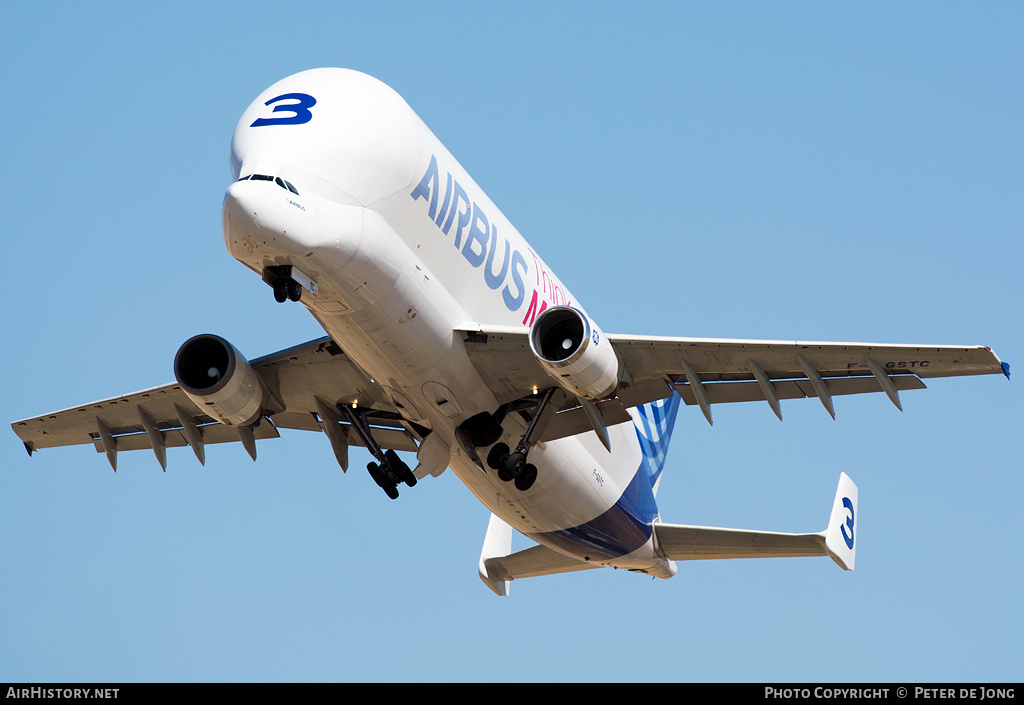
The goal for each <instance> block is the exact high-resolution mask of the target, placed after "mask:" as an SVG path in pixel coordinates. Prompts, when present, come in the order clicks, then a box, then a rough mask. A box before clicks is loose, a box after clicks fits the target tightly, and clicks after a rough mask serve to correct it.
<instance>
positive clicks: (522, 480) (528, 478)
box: [516, 463, 537, 492]
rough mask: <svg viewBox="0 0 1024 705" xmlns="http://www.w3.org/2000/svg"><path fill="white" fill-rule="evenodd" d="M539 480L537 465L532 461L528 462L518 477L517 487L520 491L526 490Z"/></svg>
mask: <svg viewBox="0 0 1024 705" xmlns="http://www.w3.org/2000/svg"><path fill="white" fill-rule="evenodd" d="M536 481H537V466H536V465H533V464H532V463H527V464H526V466H525V467H524V468H523V471H522V472H521V473H519V477H517V478H516V489H517V490H519V491H520V492H526V490H528V489H530V488H531V487H533V483H534V482H536Z"/></svg>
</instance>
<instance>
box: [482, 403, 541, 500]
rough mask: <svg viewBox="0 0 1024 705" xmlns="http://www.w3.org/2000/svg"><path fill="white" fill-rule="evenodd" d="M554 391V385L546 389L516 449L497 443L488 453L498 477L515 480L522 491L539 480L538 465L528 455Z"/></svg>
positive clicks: (488, 463) (492, 467)
mask: <svg viewBox="0 0 1024 705" xmlns="http://www.w3.org/2000/svg"><path fill="white" fill-rule="evenodd" d="M554 393H555V388H554V387H551V388H550V389H547V390H545V392H544V394H543V395H542V396H541V398H540V401H539V402H538V403H537V410H536V411H535V412H534V414H533V419H532V420H531V421H530V426H529V427H528V428H527V429H526V433H524V434H523V437H522V438H520V439H519V443H518V444H516V448H515V450H511V449H510V448H509V447H508V445H507V444H505V443H496V444H495V445H494V447H493V448H491V451H490V452H489V453H488V454H487V466H488V467H490V468H491V469H493V470H497V471H498V477H499V478H500V479H501V480H502V482H515V485H516V489H517V490H519V491H520V492H525V491H526V490H528V489H530V488H531V487H533V483H534V482H536V480H537V466H536V465H533V464H532V463H528V462H526V456H527V454H528V453H529V452H530V448H532V447H533V445H534V444H533V435H534V432H535V431H536V429H537V422H538V421H539V420H540V417H541V415H542V414H543V413H544V409H545V408H546V407H547V405H548V402H549V401H551V397H552V395H554Z"/></svg>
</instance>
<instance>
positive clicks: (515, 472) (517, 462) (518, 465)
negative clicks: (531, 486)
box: [501, 453, 526, 480]
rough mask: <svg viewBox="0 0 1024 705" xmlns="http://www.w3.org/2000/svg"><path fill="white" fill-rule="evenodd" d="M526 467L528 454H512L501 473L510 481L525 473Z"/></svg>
mask: <svg viewBox="0 0 1024 705" xmlns="http://www.w3.org/2000/svg"><path fill="white" fill-rule="evenodd" d="M525 467H526V453H512V454H511V455H509V456H508V457H507V458H505V462H504V463H503V464H502V466H501V471H502V472H504V474H505V475H506V476H507V477H508V479H510V480H514V479H516V478H517V477H519V475H520V474H521V473H522V472H523V468H525Z"/></svg>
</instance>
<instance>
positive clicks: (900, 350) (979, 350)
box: [462, 326, 1010, 441]
mask: <svg viewBox="0 0 1024 705" xmlns="http://www.w3.org/2000/svg"><path fill="white" fill-rule="evenodd" d="M465 328H466V330H464V331H462V335H463V337H464V340H465V341H466V349H467V350H468V351H469V355H470V358H471V359H472V360H473V362H474V364H475V365H476V366H477V369H478V370H480V372H481V375H482V377H483V379H485V380H487V381H488V383H489V385H490V387H491V390H492V391H493V392H494V394H495V395H496V396H497V397H498V399H499V401H500V402H508V401H511V400H514V399H522V398H524V397H527V396H529V395H531V394H534V393H535V390H537V389H544V388H546V387H550V386H551V384H552V379H551V377H549V376H548V374H547V373H546V372H545V371H544V369H543V368H542V367H541V365H540V364H539V363H538V362H537V360H536V358H535V357H534V355H533V353H532V351H531V350H530V343H529V337H528V335H529V329H528V328H526V327H490V328H488V327H483V326H473V327H470V326H465ZM607 339H608V340H610V341H611V342H612V345H613V346H614V348H615V352H616V354H617V355H618V358H619V362H620V385H619V389H618V390H617V391H616V393H615V396H614V397H613V398H611V399H607V400H604V401H601V402H599V403H598V404H597V405H596V407H597V409H598V410H599V411H600V413H601V415H602V416H603V418H604V421H605V424H606V425H613V424H616V423H623V422H625V421H629V420H630V419H629V415H628V413H627V409H629V408H630V407H634V406H638V405H640V404H646V403H649V402H652V401H656V400H658V399H664V398H666V397H669V396H672V395H673V394H674V393H678V394H679V396H680V397H682V399H683V401H684V402H685V403H686V404H689V405H697V406H699V407H700V408H701V410H702V411H703V413H704V416H705V417H706V418H707V420H708V422H709V423H710V422H711V420H712V418H711V405H712V404H721V403H727V402H742V401H762V402H765V401H766V402H768V404H769V406H770V407H771V409H772V410H773V411H774V412H775V414H776V415H777V416H778V417H779V418H780V419H781V418H782V410H781V403H780V402H781V400H784V399H800V398H805V397H816V398H818V399H819V400H820V401H821V403H822V405H823V406H824V407H825V408H826V409H827V410H828V412H829V413H830V414H831V415H832V417H833V418H835V410H834V406H833V403H832V397H835V396H841V395H845V394H861V393H866V392H884V393H885V394H886V395H887V396H888V397H889V399H890V400H891V401H892V402H893V404H895V405H896V406H897V407H898V408H900V409H902V405H901V402H900V399H899V392H900V391H903V390H907V389H924V388H925V384H924V382H923V381H922V380H923V379H927V378H931V377H952V376H960V375H982V374H997V373H998V374H1005V375H1006V376H1007V377H1009V374H1010V373H1009V365H1007V364H1006V363H1003V362H1000V360H999V358H998V357H996V355H995V353H993V352H992V350H991V349H990V348H987V347H982V346H949V345H943V346H936V345H886V344H870V343H825V342H801V341H774V340H728V339H710V338H709V339H703V338H667V337H655V336H627V335H608V336H607ZM566 396H567V400H566V403H565V404H564V405H563V406H562V408H561V409H560V411H559V412H558V413H557V414H555V415H554V418H553V419H552V420H551V421H549V422H548V423H547V424H546V426H545V427H544V430H543V433H542V435H541V440H546V441H547V440H554V439H556V438H562V437H565V436H570V435H575V434H577V433H583V432H585V431H587V430H589V429H591V428H592V424H591V423H590V422H589V421H588V420H587V418H586V415H585V414H584V413H583V409H582V407H581V406H580V405H579V404H578V403H576V402H575V400H574V399H573V398H571V395H566Z"/></svg>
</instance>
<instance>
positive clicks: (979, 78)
mask: <svg viewBox="0 0 1024 705" xmlns="http://www.w3.org/2000/svg"><path fill="white" fill-rule="evenodd" d="M1022 37H1024V9H1022V6H1021V5H1019V4H1015V3H970V4H968V3H931V2H929V3H913V2H911V3H897V4H892V3H866V4H864V3H860V4H857V5H856V6H848V5H844V4H839V3H812V2H806V3H785V4H774V3H773V4H766V3H729V4H719V3H715V4H713V5H712V4H709V3H676V2H673V3H631V4H626V3H621V4H609V3H594V2H588V3H547V2H544V3H539V2H538V3H530V2H527V3H516V4H514V5H513V6H509V7H506V5H504V4H501V5H499V4H498V3H477V2H447V3H409V2H391V3H364V2H360V3H354V2H321V3H288V2H255V1H248V2H217V3H197V2H182V3H175V4H173V5H160V6H153V7H150V6H149V5H146V6H142V5H139V4H138V3H103V2H99V3H87V4H82V3H49V2H38V3H19V4H17V5H16V6H12V7H11V8H8V9H7V10H6V11H5V13H4V19H3V22H2V27H0V88H2V95H3V96H4V101H3V102H4V108H3V110H0V133H2V134H3V135H4V140H3V144H4V147H3V167H4V168H3V169H2V170H0V182H2V188H0V211H2V212H3V214H4V226H3V229H4V237H3V241H4V243H5V245H6V247H7V248H8V249H7V255H6V257H5V262H4V265H3V277H2V281H3V286H2V289H3V290H4V291H5V292H6V296H5V303H4V306H3V312H2V313H0V320H2V322H3V330H4V331H5V332H4V335H3V336H2V338H0V345H2V348H0V350H2V355H3V362H4V364H3V366H2V369H0V376H2V377H0V380H2V389H3V394H2V395H0V408H2V410H3V413H2V414H0V419H3V420H4V423H5V424H7V423H9V422H10V421H14V420H16V419H21V418H25V417H28V416H34V415H37V414H42V413H45V412H48V411H53V410H56V409H62V408H65V407H68V406H72V405H74V404H78V403H84V402H87V401H93V400H97V399H102V398H106V397H109V396H113V395H116V394H119V393H123V392H129V391H135V390H138V389H142V388H146V387H150V386H154V385H157V384H162V383H165V382H168V381H171V379H172V372H171V363H172V360H173V356H174V353H175V351H176V350H177V348H178V346H179V345H180V344H181V343H182V342H183V341H184V340H185V339H187V338H188V337H190V336H192V335H194V334H196V333H200V332H213V333H217V334H220V335H223V336H224V337H226V338H228V339H229V340H231V341H232V342H233V343H234V344H235V345H236V346H237V347H238V348H239V349H240V350H241V351H242V352H243V353H245V354H246V355H247V356H249V357H251V358H252V357H257V356H259V355H262V354H265V353H268V352H272V351H274V350H277V349H280V348H284V347H286V346H289V345H292V344H295V343H298V342H302V341H305V340H308V339H311V338H314V337H318V336H319V335H321V332H320V330H319V329H318V327H317V326H316V324H315V322H314V321H313V319H312V318H311V317H309V316H308V315H305V314H304V313H303V312H302V311H301V309H299V308H298V307H296V306H279V305H277V304H275V303H274V301H273V297H272V296H271V292H270V290H269V289H268V288H267V287H266V285H264V284H263V283H262V282H261V281H259V279H258V278H256V277H255V276H253V275H252V274H251V273H249V272H248V271H247V270H245V269H244V268H243V267H242V266H241V265H240V264H238V263H236V262H235V261H234V260H232V259H231V258H230V256H229V255H228V254H227V252H226V250H225V248H224V245H223V240H222V234H221V228H220V204H221V198H222V194H223V191H224V189H225V188H226V186H227V184H228V182H229V178H230V175H229V170H228V142H229V139H230V137H231V132H232V130H233V129H234V126H235V123H236V121H237V120H238V118H239V116H240V114H241V113H242V111H243V110H244V109H245V107H246V106H247V105H248V104H249V102H250V101H252V100H253V99H254V98H255V97H256V95H258V94H259V93H260V92H261V91H262V90H263V89H264V88H266V87H267V86H269V85H270V84H271V83H273V82H274V81H276V80H278V79H280V78H283V77H285V76H287V75H289V74H291V73H294V72H297V71H300V70H303V69H308V68H313V67H318V66H344V67H349V68H355V69H359V70H362V71H365V72H367V73H370V74H372V75H374V76H376V77H378V78H380V79H381V80H383V81H385V82H386V83H388V84H390V85H391V86H392V87H394V88H395V89H396V90H397V91H398V92H399V93H401V94H402V95H403V96H404V97H405V99H406V100H407V101H408V102H409V103H410V105H412V107H413V109H414V110H416V111H417V112H418V113H419V115H420V116H421V117H422V118H423V119H424V121H425V122H426V123H427V124H428V125H429V126H430V127H431V129H433V130H434V132H435V133H436V134H437V135H438V137H439V138H440V139H441V140H442V141H443V142H444V143H445V144H446V145H447V146H448V148H449V149H450V150H451V152H452V153H453V154H454V155H455V157H456V158H457V159H459V161H460V162H461V163H462V164H463V166H465V167H466V169H467V170H468V171H469V173H470V174H472V175H473V177H474V178H475V180H476V181H477V182H478V183H479V184H480V185H481V186H482V188H483V189H484V190H485V191H486V192H487V193H488V194H489V195H490V197H491V198H492V200H493V201H494V202H495V203H496V204H497V205H498V206H499V207H500V208H501V209H502V210H503V211H504V213H505V214H506V215H507V216H508V217H509V219H510V220H511V221H512V222H513V223H515V224H516V226H517V228H518V229H519V230H520V231H521V232H522V233H523V234H524V235H525V236H526V238H527V239H528V240H529V241H530V242H531V244H532V245H533V246H534V247H535V248H536V249H537V250H538V251H539V252H541V253H542V254H543V256H544V257H545V259H546V260H547V261H548V263H549V264H550V265H551V266H552V267H553V268H554V269H555V270H556V271H557V272H558V273H559V275H560V277H561V278H562V280H563V281H565V282H566V284H568V286H569V287H571V288H572V290H573V291H574V293H575V295H576V296H577V297H578V299H579V300H580V301H581V302H583V303H584V305H586V307H587V309H588V311H590V313H591V314H592V315H593V316H594V317H595V318H596V319H597V321H598V322H599V324H600V325H601V326H602V327H603V328H604V330H606V331H608V332H615V333H636V334H660V335H687V336H707V337H742V338H772V339H804V340H849V341H866V342H891V343H928V344H940V343H948V344H984V345H990V346H992V347H993V348H994V349H995V350H996V352H997V353H999V354H1000V355H1001V356H1002V358H1003V359H1004V360H1006V361H1008V362H1010V363H1011V364H1013V363H1015V362H1016V363H1017V364H1018V367H1017V368H1016V369H1018V370H1024V367H1020V365H1021V364H1024V333H1022V326H1021V323H1022V314H1021V304H1022V298H1024V297H1022V284H1021V271H1022V270H1021V260H1022V254H1024V252H1022V249H1024V248H1022V244H1021V242H1022V229H1024V228H1022V226H1024V209H1022V205H1021V204H1022V201H1021V194H1022V192H1024V166H1022V165H1024V137H1022V135H1024V132H1022V129H1021V126H1022V125H1024V41H1022V40H1021V38H1022ZM1018 374H1019V373H1018ZM1021 384H1022V381H1021V380H1020V379H1017V380H1015V381H1013V382H1007V381H1006V380H1005V379H1003V378H1002V377H996V376H993V377H985V378H974V379H962V380H945V381H943V380H939V381H935V382H932V383H930V384H929V386H930V389H928V390H927V391H920V392H908V393H906V394H904V395H903V402H904V409H905V411H904V412H903V413H900V412H899V411H897V410H896V409H895V408H894V407H893V406H892V405H891V404H890V403H889V401H888V400H887V399H886V398H885V397H884V395H870V396H867V397H862V398H841V399H838V400H837V403H836V410H837V419H836V421H832V420H831V419H830V418H829V417H828V414H827V413H826V412H825V411H824V410H823V409H822V408H821V405H820V404H818V402H817V401H815V400H807V401H805V402H803V403H799V402H790V403H787V404H784V414H785V421H784V422H783V423H780V422H779V421H778V420H777V419H776V418H775V416H774V415H773V414H772V413H771V411H770V409H769V408H768V406H767V404H754V405H731V406H728V407H725V406H720V407H716V409H715V426H714V427H713V428H712V427H709V426H708V425H707V423H706V422H705V421H704V419H703V417H702V416H701V414H700V412H699V411H698V410H696V408H686V409H684V410H683V411H682V412H681V413H680V416H679V419H678V421H677V426H676V434H675V440H674V444H673V447H672V449H671V451H670V454H669V464H668V467H667V469H666V472H665V477H664V480H663V482H662V486H661V493H660V495H659V501H660V506H661V510H662V516H663V518H664V519H665V520H666V521H670V522H677V523H702V524H711V525H718V526H735V527H742V528H752V529H753V528H761V529H768V530H780V531H817V530H820V529H822V528H824V525H825V523H826V520H827V517H828V512H829V509H830V507H831V502H832V496H833V492H834V490H835V484H836V481H837V479H838V476H839V473H840V472H841V471H845V472H847V473H848V474H849V475H851V477H853V478H854V480H855V481H856V482H857V483H858V485H859V486H860V508H861V510H860V526H861V528H862V533H861V543H860V547H859V552H858V558H857V571H856V572H854V573H843V572H842V571H840V570H839V569H838V568H837V567H836V566H835V565H834V564H832V562H831V561H828V560H826V559H815V560H798V559H776V560H766V561H718V562H695V563H689V564H681V565H680V570H679V574H678V575H677V576H676V577H675V578H674V579H673V580H670V581H652V580H651V579H648V578H644V577H640V576H637V575H632V574H628V573H625V572H621V571H619V572H612V571H607V572H598V571H592V572H589V573H581V574H575V575H566V576H557V577H552V578H545V579H532V580H524V581H519V582H516V583H515V584H513V585H512V597H511V598H510V599H504V600H502V599H498V598H496V597H495V596H494V595H493V594H491V593H490V592H489V591H488V590H487V589H486V588H485V587H484V586H483V585H482V584H481V583H480V581H479V580H478V578H477V576H476V565H477V559H478V556H479V551H480V546H481V543H482V540H483V535H484V530H485V528H486V525H487V518H488V513H487V511H486V510H485V509H484V508H483V507H482V506H480V505H479V504H478V503H477V502H476V501H475V500H474V499H473V498H472V497H471V495H470V494H469V492H468V491H467V490H466V489H465V488H464V487H462V485H461V484H460V483H459V482H458V480H457V479H456V478H455V477H454V475H452V474H451V473H446V474H445V475H444V476H442V477H441V478H440V479H435V480H429V481H424V482H421V483H420V484H419V485H418V486H417V487H416V488H415V489H414V490H409V491H405V492H403V494H402V497H401V498H400V500H398V501H396V502H392V501H390V500H388V499H387V498H386V497H385V496H384V494H383V493H382V492H381V491H380V490H379V489H378V488H377V487H376V486H375V485H374V484H373V483H372V481H371V480H370V478H369V476H368V475H367V474H366V473H365V472H363V471H361V470H359V468H360V467H361V462H360V461H359V458H358V457H355V458H354V459H353V466H354V469H353V470H350V471H349V473H348V474H347V475H343V474H342V472H341V470H340V469H339V468H338V467H337V465H336V463H335V461H334V459H333V455H332V453H331V449H330V445H329V443H328V442H327V439H326V438H325V437H323V436H322V435H314V434H303V433H301V432H285V434H284V435H283V437H282V438H281V439H279V440H276V441H268V442H261V443H260V446H259V461H258V462H256V463H253V462H251V461H250V460H249V458H248V456H247V455H246V454H245V452H244V450H243V449H242V448H241V447H239V446H238V445H237V444H236V445H232V446H231V447H225V446H220V447H211V448H208V450H207V463H206V466H205V467H201V466H200V465H199V463H198V462H197V461H196V460H195V458H194V457H193V456H192V454H191V453H190V452H189V451H188V450H186V449H179V450H173V449H172V450H171V451H169V465H168V470H167V472H166V474H165V473H162V472H161V471H160V468H159V466H158V465H157V462H156V460H155V459H154V458H153V455H152V453H149V452H148V451H145V452H137V453H130V454H122V455H121V457H120V459H119V465H118V472H117V474H116V475H115V474H114V473H113V472H111V470H110V467H109V465H108V464H107V461H106V458H105V457H104V456H103V455H100V454H97V453H94V452H93V451H92V449H90V448H88V447H84V446H83V447H77V448H70V449H57V450H50V451H44V452H41V453H38V454H36V455H35V456H34V457H32V458H29V457H28V456H27V454H26V453H25V451H24V449H23V448H22V445H21V443H20V441H19V440H18V439H17V437H16V436H15V435H14V434H13V433H12V432H11V431H10V430H9V429H8V430H6V431H4V432H3V434H0V436H4V434H6V436H5V437H4V440H3V441H2V442H0V681H9V680H14V681H136V680H138V681H221V680H226V681H249V680H257V681H262V680H273V681H277V680H325V681H353V680H355V681H364V680H369V681H390V680H417V681H419V680H424V681H431V680H439V681H490V680H501V681H505V680H512V681H517V680H540V681H561V680H570V681H607V680H616V681H617V680H625V681H660V680H681V681H692V680H697V681H886V682H907V681H942V680H952V681H1019V680H1020V679H1021V675H1022V670H1024V669H1022V666H1021V664H1022V663H1024V649H1022V636H1021V634H1022V633H1024V629H1022V627H1024V619H1022V610H1021V602H1020V593H1021V585H1022V584H1024V568H1022V565H1024V564H1022V562H1021V561H1020V559H1019V554H1020V537H1021V533H1022V531H1021V530H1022V528H1024V522H1022V518H1021V517H1022V513H1021V497H1022V496H1024V473H1022V472H1021V471H1022V469H1024V467H1022V465H1024V463H1022V441H1021V438H1022V433H1021V430H1022V428H1021V427H1022V423H1021V422H1022V411H1021V407H1022V401H1024V400H1022V396H1021V390H1022V387H1021ZM367 459H368V458H367ZM365 460H366V459H364V460H363V461H362V462H363V463H365Z"/></svg>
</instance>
